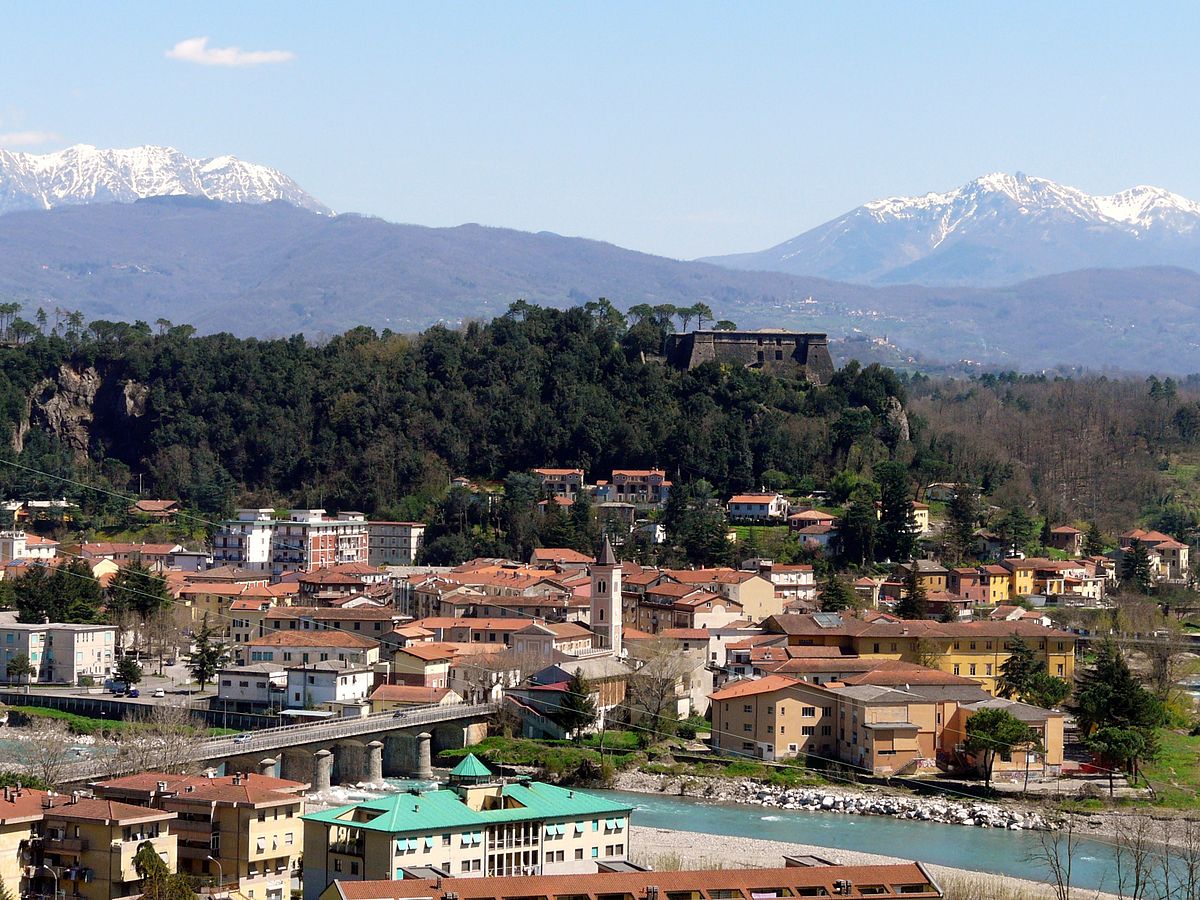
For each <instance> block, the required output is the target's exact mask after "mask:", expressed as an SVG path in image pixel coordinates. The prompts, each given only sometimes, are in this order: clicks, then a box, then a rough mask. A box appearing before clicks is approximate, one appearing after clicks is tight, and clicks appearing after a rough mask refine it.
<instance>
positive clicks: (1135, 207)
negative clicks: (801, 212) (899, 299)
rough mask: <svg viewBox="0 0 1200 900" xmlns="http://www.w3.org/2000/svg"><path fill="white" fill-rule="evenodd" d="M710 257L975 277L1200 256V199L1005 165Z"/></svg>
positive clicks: (933, 278) (882, 277)
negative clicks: (767, 244) (1074, 182)
mask: <svg viewBox="0 0 1200 900" xmlns="http://www.w3.org/2000/svg"><path fill="white" fill-rule="evenodd" d="M707 261H708V262H714V263H718V264H719V265H724V266H729V267H732V268H738V269H764V270H769V271H779V272H788V273H791V274H794V275H818V276H821V277H824V278H834V279H838V280H843V281H859V282H868V283H873V284H899V283H906V282H913V283H918V284H931V285H975V286H982V285H996V284H1007V283H1011V282H1016V281H1020V280H1022V279H1025V278H1032V277H1036V276H1041V275H1050V274H1054V273H1058V272H1066V271H1071V270H1074V269H1084V268H1093V267H1109V268H1113V267H1127V266H1141V265H1176V266H1185V267H1188V268H1200V203H1196V202H1195V201H1192V200H1188V199H1187V198H1185V197H1181V196H1179V195H1178V194H1173V193H1171V192H1170V191H1166V190H1163V189H1162V188H1156V187H1149V186H1145V185H1139V186H1138V187H1134V188H1130V189H1129V190H1126V191H1121V192H1120V193H1117V194H1112V195H1109V196H1093V195H1091V194H1087V193H1085V192H1084V191H1081V190H1078V189H1077V188H1073V187H1067V186H1066V185H1061V184H1056V183H1055V182H1053V181H1048V180H1046V179H1044V178H1033V177H1030V176H1027V175H1022V174H1020V173H1018V174H1016V175H1006V174H993V175H985V176H983V177H982V178H977V179H975V180H974V181H971V182H969V183H968V184H966V185H964V186H963V187H961V188H959V189H958V190H954V191H948V192H945V193H931V194H925V195H924V196H921V197H890V198H887V199H885V200H873V201H871V202H870V203H866V204H864V205H862V206H860V207H858V208H857V209H854V210H851V211H850V212H848V213H846V215H844V216H841V217H840V218H837V219H834V220H833V221H832V222H827V223H826V224H824V225H820V226H818V227H816V228H813V229H812V230H810V231H806V232H805V233H803V234H801V235H799V236H798V237H794V238H792V239H791V240H789V241H785V242H784V243H782V244H779V245H778V246H775V247H772V248H770V249H769V250H763V251H761V252H758V253H742V254H736V255H733V256H722V257H714V258H711V259H709V260H707Z"/></svg>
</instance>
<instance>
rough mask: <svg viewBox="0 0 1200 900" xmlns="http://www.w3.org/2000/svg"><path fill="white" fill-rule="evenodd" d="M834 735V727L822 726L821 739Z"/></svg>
mask: <svg viewBox="0 0 1200 900" xmlns="http://www.w3.org/2000/svg"><path fill="white" fill-rule="evenodd" d="M832 734H833V726H832V725H822V726H821V737H829V736H830V735H832Z"/></svg>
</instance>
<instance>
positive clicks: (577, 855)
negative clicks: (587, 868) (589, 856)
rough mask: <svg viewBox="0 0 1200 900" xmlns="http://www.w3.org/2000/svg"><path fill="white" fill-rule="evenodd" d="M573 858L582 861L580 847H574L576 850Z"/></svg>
mask: <svg viewBox="0 0 1200 900" xmlns="http://www.w3.org/2000/svg"><path fill="white" fill-rule="evenodd" d="M575 858H576V859H583V848H582V847H576V848H575Z"/></svg>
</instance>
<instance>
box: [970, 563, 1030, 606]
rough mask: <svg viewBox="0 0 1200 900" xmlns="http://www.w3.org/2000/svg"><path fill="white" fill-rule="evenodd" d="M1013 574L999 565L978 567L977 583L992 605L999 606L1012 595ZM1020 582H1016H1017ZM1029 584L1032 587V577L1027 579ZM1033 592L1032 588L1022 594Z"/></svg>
mask: <svg viewBox="0 0 1200 900" xmlns="http://www.w3.org/2000/svg"><path fill="white" fill-rule="evenodd" d="M1014 580H1015V579H1014V575H1013V572H1011V571H1010V570H1009V569H1008V568H1006V567H1005V566H1001V565H990V566H981V567H980V569H979V585H980V587H981V588H983V595H984V597H985V599H986V600H987V602H988V603H991V604H992V605H993V606H999V605H1000V604H1001V603H1007V602H1008V601H1009V600H1011V599H1012V597H1013V589H1014V587H1016V586H1017V585H1014ZM1019 583H1021V582H1018V584H1019ZM1029 586H1030V588H1032V586H1033V579H1032V578H1030V579H1029ZM1031 593H1033V591H1032V590H1028V591H1026V592H1025V594H1024V596H1028V595H1029V594H1031Z"/></svg>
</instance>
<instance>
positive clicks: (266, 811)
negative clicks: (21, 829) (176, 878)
mask: <svg viewBox="0 0 1200 900" xmlns="http://www.w3.org/2000/svg"><path fill="white" fill-rule="evenodd" d="M308 787H309V786H308V785H307V784H302V783H300V782H297V781H285V780H284V779H281V778H273V777H271V776H268V775H259V774H241V773H237V774H233V775H226V776H223V777H211V778H210V777H205V776H193V775H171V774H167V773H165V772H142V773H140V774H137V775H130V776H127V777H124V778H114V779H111V780H109V781H102V782H99V783H98V784H96V785H94V786H93V788H94V790H95V792H96V794H97V796H99V797H104V798H108V801H110V802H111V801H112V800H117V799H119V800H121V801H123V803H122V804H121V805H125V803H135V804H138V805H139V806H140V807H143V812H144V811H145V809H144V808H145V807H150V808H153V809H155V810H163V811H165V812H166V813H169V814H172V815H174V816H177V817H178V818H176V819H174V821H172V823H171V828H172V831H173V832H175V835H177V836H178V843H179V871H180V872H184V873H187V874H189V875H193V876H196V877H198V878H215V879H220V881H221V887H223V888H224V889H225V891H228V892H229V896H231V897H245V898H254V900H283V898H285V897H288V896H290V894H291V882H292V879H293V878H294V877H298V876H299V874H300V860H301V853H302V852H303V849H304V820H303V819H302V818H301V816H302V815H303V814H304V792H305V791H306V790H307V789H308ZM97 802H101V801H97ZM213 896H216V895H215V894H214V895H213Z"/></svg>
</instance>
